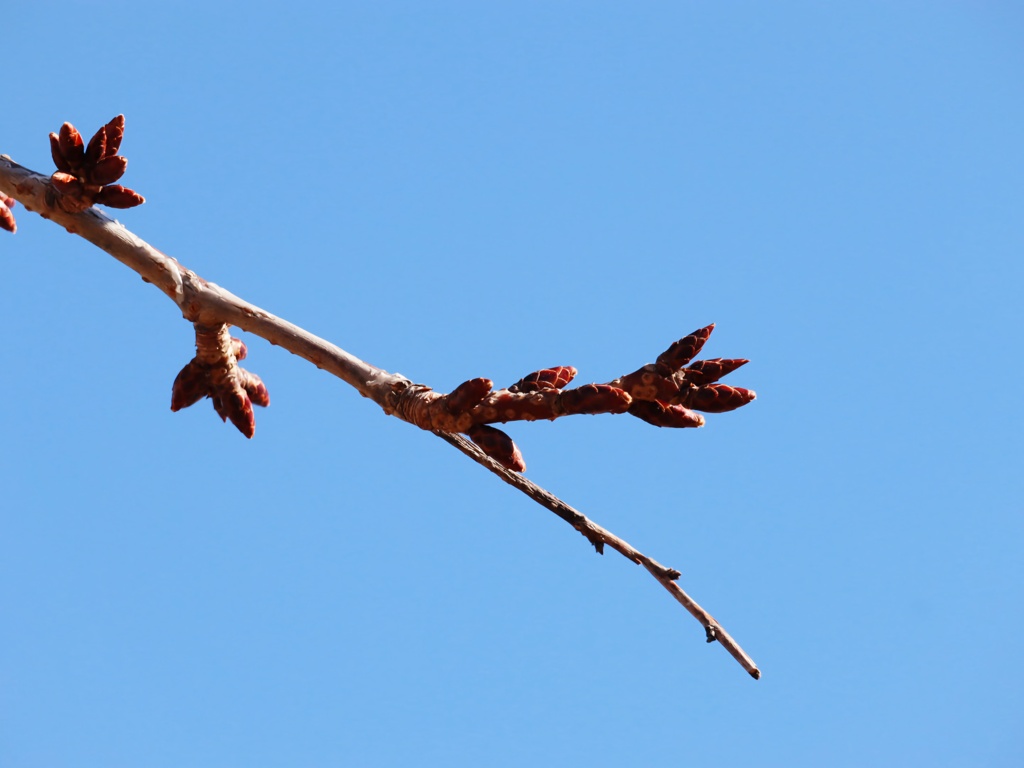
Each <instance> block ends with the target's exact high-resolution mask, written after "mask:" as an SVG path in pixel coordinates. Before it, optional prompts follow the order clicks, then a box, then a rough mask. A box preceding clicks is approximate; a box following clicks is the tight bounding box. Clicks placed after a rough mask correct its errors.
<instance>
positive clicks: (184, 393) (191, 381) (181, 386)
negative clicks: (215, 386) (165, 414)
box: [171, 360, 210, 412]
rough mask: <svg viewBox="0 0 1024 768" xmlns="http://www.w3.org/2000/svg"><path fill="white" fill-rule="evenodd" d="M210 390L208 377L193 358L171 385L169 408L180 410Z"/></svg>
mask: <svg viewBox="0 0 1024 768" xmlns="http://www.w3.org/2000/svg"><path fill="white" fill-rule="evenodd" d="M209 392H210V379H209V376H208V374H207V372H206V371H205V370H203V368H201V367H200V366H199V365H198V364H197V363H196V362H195V360H193V361H192V362H190V363H189V364H188V365H186V366H185V367H184V368H182V369H181V371H180V372H179V373H178V375H177V377H175V379H174V384H172V385H171V410H172V411H175V412H177V411H180V410H181V409H182V408H188V407H189V406H190V405H195V404H196V403H198V402H199V401H200V400H202V399H203V398H204V397H205V396H206V395H208V394H209Z"/></svg>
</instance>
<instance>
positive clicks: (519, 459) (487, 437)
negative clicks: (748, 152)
mask: <svg viewBox="0 0 1024 768" xmlns="http://www.w3.org/2000/svg"><path fill="white" fill-rule="evenodd" d="M466 435H468V436H469V439H470V440H472V441H473V442H474V443H476V445H477V446H479V447H480V450H482V451H483V452H484V453H486V454H487V455H488V456H490V457H491V458H492V459H494V460H495V461H496V462H498V463H499V464H501V466H503V467H505V469H510V470H512V471H513V472H524V471H525V470H526V462H524V461H523V454H522V453H520V452H519V448H518V447H516V444H515V443H513V442H512V438H511V437H509V436H508V435H506V434H505V433H504V432H502V431H501V430H500V429H495V428H494V427H489V426H487V425H486V424H476V425H474V426H472V427H470V428H469V430H468V431H467V432H466Z"/></svg>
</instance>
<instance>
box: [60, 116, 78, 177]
mask: <svg viewBox="0 0 1024 768" xmlns="http://www.w3.org/2000/svg"><path fill="white" fill-rule="evenodd" d="M58 141H59V142H60V153H61V155H63V156H64V159H65V160H66V161H67V163H68V165H70V166H71V168H72V169H76V168H78V167H79V166H81V164H82V162H83V161H84V160H85V142H83V141H82V134H80V133H79V132H78V131H77V130H76V129H75V126H73V125H72V124H71V123H64V125H62V126H61V127H60V135H59V136H58Z"/></svg>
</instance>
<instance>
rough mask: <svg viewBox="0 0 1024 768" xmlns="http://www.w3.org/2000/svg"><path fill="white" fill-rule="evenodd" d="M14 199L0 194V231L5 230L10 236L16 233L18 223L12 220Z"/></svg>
mask: <svg viewBox="0 0 1024 768" xmlns="http://www.w3.org/2000/svg"><path fill="white" fill-rule="evenodd" d="M13 207H14V198H13V197H7V195H4V194H0V229H6V230H7V231H8V232H10V233H11V234H14V233H15V232H17V231H18V222H16V221H15V220H14V213H13V212H12V211H11V208H13Z"/></svg>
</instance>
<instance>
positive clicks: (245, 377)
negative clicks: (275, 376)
mask: <svg viewBox="0 0 1024 768" xmlns="http://www.w3.org/2000/svg"><path fill="white" fill-rule="evenodd" d="M238 377H239V379H240V380H241V382H242V388H243V389H244V390H245V392H246V394H247V395H249V399H250V400H251V401H252V404H253V405H258V406H260V407H261V408H266V407H267V406H268V405H270V393H269V392H268V391H267V388H266V386H265V385H264V384H263V380H262V379H261V378H260V377H259V376H257V375H256V374H255V373H250V372H249V371H247V370H245V369H243V368H239V369H238Z"/></svg>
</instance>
